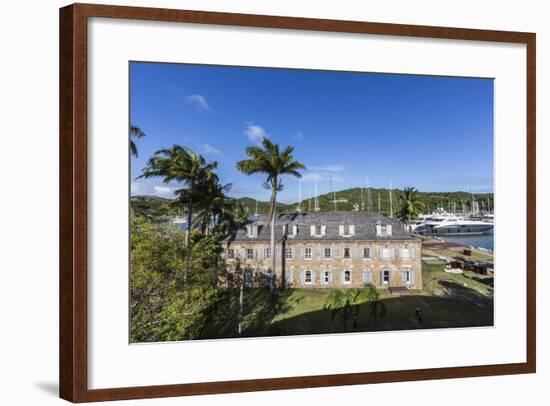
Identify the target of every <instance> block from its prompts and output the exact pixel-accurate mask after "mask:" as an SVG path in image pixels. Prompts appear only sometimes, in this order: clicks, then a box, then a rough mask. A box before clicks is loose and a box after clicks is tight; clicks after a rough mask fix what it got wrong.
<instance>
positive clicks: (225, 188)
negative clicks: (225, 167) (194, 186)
mask: <svg viewBox="0 0 550 406" xmlns="http://www.w3.org/2000/svg"><path fill="white" fill-rule="evenodd" d="M231 186H232V184H231V183H228V184H226V185H222V184H220V183H219V182H218V179H217V177H212V178H211V179H210V180H209V181H206V182H204V183H203V184H200V185H199V187H198V190H197V194H198V196H197V198H196V199H194V200H195V201H197V202H198V204H197V208H198V212H197V216H196V218H195V223H196V224H198V225H199V227H200V229H201V231H202V232H203V233H206V234H208V231H209V229H210V228H212V227H213V226H214V225H215V224H216V223H217V222H218V220H219V218H220V216H222V214H223V213H224V212H225V211H228V210H230V205H231V203H229V202H228V201H227V199H226V194H227V193H228V192H229V190H231Z"/></svg>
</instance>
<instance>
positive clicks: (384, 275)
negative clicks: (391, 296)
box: [382, 271, 390, 285]
mask: <svg viewBox="0 0 550 406" xmlns="http://www.w3.org/2000/svg"><path fill="white" fill-rule="evenodd" d="M382 283H383V284H385V285H387V284H388V283H390V271H384V272H382Z"/></svg>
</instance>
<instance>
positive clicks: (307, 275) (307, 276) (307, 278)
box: [304, 271, 313, 284]
mask: <svg viewBox="0 0 550 406" xmlns="http://www.w3.org/2000/svg"><path fill="white" fill-rule="evenodd" d="M304 282H305V283H308V284H310V283H312V282H313V278H312V272H311V271H306V273H305V278H304Z"/></svg>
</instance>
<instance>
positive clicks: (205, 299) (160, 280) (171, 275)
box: [130, 216, 224, 342]
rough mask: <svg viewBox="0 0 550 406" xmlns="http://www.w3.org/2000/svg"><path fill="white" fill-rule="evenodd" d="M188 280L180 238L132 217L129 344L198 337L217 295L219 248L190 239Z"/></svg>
mask: <svg viewBox="0 0 550 406" xmlns="http://www.w3.org/2000/svg"><path fill="white" fill-rule="evenodd" d="M193 242H194V244H193V245H192V248H190V249H189V250H190V255H189V258H190V267H189V280H190V281H192V283H188V284H185V283H184V278H183V270H184V259H183V258H184V257H185V251H186V250H188V248H186V246H185V244H184V235H183V233H182V232H181V231H177V230H176V229H173V228H171V227H161V226H158V225H154V224H153V223H151V222H149V221H148V220H147V219H145V218H143V217H136V216H134V217H133V218H132V219H131V255H130V295H131V297H130V309H131V323H130V336H131V341H132V342H153V341H174V340H186V339H194V338H197V337H199V336H200V334H201V332H202V331H203V329H204V327H205V325H206V323H207V321H208V319H209V317H210V309H211V308H212V306H213V305H214V304H215V302H216V300H217V298H218V295H219V292H218V288H217V284H216V282H217V276H218V274H219V272H220V271H221V270H222V269H223V268H224V266H223V262H222V259H221V257H220V255H219V250H220V248H219V246H218V245H217V244H216V242H215V241H214V240H213V239H212V238H209V237H206V236H201V235H196V236H195V235H193Z"/></svg>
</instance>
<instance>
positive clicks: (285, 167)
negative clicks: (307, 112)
mask: <svg viewBox="0 0 550 406" xmlns="http://www.w3.org/2000/svg"><path fill="white" fill-rule="evenodd" d="M293 151H294V148H293V147H291V146H287V147H286V148H285V149H284V150H283V151H282V152H281V151H280V147H279V145H278V144H275V143H273V142H271V140H269V138H264V139H263V140H262V146H261V147H259V146H254V147H247V148H246V155H247V156H248V159H245V160H242V161H239V162H237V169H238V170H239V171H241V172H243V173H244V174H246V175H252V174H255V173H262V174H265V175H267V178H266V180H265V182H264V184H263V185H264V187H265V188H267V189H271V205H270V209H269V218H270V220H271V271H272V272H273V277H272V279H271V280H272V282H271V287H272V288H273V287H274V285H275V207H276V203H277V192H280V191H281V190H283V183H282V179H281V177H282V175H291V176H295V177H297V178H301V177H302V175H301V174H300V172H299V171H300V170H305V169H306V167H305V166H304V165H303V164H302V163H300V162H298V161H295V160H294V158H293V157H292V152H293ZM282 286H283V287H284V277H283V278H282Z"/></svg>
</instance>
